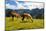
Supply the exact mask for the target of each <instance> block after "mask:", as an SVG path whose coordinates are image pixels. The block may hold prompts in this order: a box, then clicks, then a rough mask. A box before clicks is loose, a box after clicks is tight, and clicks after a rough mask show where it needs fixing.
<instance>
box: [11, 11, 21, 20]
mask: <svg viewBox="0 0 46 31" xmlns="http://www.w3.org/2000/svg"><path fill="white" fill-rule="evenodd" d="M11 15H12V20H14V17H17V18H19V17H21V16H20V14H19V13H17V12H16V11H12V12H11Z"/></svg>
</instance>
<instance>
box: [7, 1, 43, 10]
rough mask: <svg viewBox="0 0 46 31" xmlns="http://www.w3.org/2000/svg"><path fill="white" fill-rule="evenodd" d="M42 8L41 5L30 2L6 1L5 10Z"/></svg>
mask: <svg viewBox="0 0 46 31" xmlns="http://www.w3.org/2000/svg"><path fill="white" fill-rule="evenodd" d="M35 8H39V9H41V8H43V3H36V2H31V1H26V0H25V1H18V0H6V9H13V10H15V9H29V10H31V9H35Z"/></svg>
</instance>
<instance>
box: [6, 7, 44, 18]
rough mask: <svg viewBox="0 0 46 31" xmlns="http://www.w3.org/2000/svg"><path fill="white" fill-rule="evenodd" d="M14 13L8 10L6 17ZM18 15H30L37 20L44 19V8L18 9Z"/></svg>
mask: <svg viewBox="0 0 46 31" xmlns="http://www.w3.org/2000/svg"><path fill="white" fill-rule="evenodd" d="M11 11H13V10H12V9H6V11H5V12H6V17H10V12H11ZM15 11H16V12H17V13H19V14H20V15H22V14H23V13H29V14H30V15H32V17H33V18H36V19H43V18H44V8H41V9H38V8H35V9H32V10H29V9H17V10H15Z"/></svg>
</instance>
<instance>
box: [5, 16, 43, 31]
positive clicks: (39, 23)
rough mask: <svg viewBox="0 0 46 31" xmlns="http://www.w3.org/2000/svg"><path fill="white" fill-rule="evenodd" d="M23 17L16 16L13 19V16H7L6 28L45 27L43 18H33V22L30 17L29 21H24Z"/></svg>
mask: <svg viewBox="0 0 46 31" xmlns="http://www.w3.org/2000/svg"><path fill="white" fill-rule="evenodd" d="M21 19H22V18H18V19H17V18H14V21H12V18H11V17H6V30H7V31H8V30H21V29H22V30H23V29H42V28H44V22H43V21H44V20H43V19H33V23H31V19H28V22H25V23H24V22H22V20H21Z"/></svg>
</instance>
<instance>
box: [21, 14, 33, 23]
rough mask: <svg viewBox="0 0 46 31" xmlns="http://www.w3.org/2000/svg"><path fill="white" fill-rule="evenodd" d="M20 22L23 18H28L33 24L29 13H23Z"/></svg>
mask: <svg viewBox="0 0 46 31" xmlns="http://www.w3.org/2000/svg"><path fill="white" fill-rule="evenodd" d="M22 17H23V18H22V21H23V20H24V18H27V19H28V18H30V19H31V21H32V22H33V20H32V16H31V15H30V14H29V13H24V14H23V15H22Z"/></svg>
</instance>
